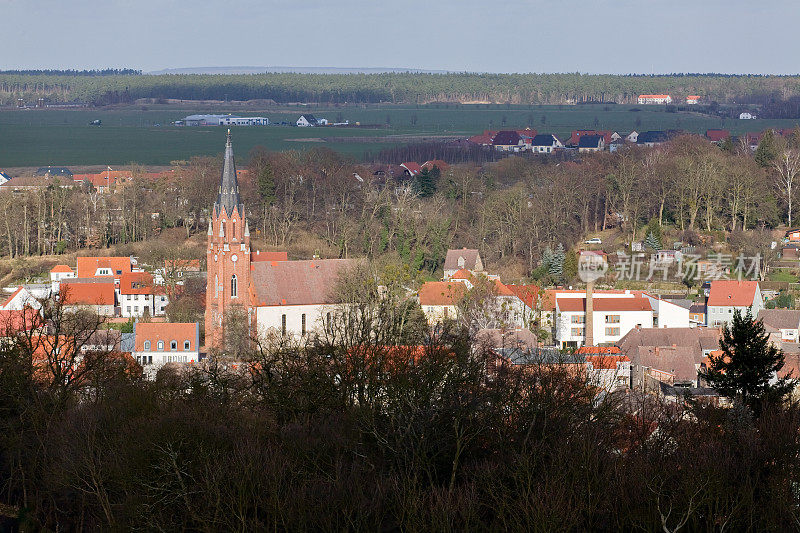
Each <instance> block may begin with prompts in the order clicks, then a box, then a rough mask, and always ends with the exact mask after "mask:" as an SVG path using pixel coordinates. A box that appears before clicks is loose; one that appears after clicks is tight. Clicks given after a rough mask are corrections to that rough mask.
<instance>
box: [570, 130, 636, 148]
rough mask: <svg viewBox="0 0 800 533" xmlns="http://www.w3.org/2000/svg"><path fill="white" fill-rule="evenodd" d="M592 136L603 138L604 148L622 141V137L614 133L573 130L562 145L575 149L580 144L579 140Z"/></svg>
mask: <svg viewBox="0 0 800 533" xmlns="http://www.w3.org/2000/svg"><path fill="white" fill-rule="evenodd" d="M593 135H599V136H601V137H602V138H603V143H605V145H606V146H608V145H609V144H611V143H612V142H614V141H619V140H622V136H621V135H620V134H619V133H617V132H616V131H611V130H573V131H572V135H571V136H570V138H569V140H567V142H565V143H564V144H565V145H567V146H572V147H574V148H577V147H578V145H579V144H580V141H581V138H583V137H589V136H593Z"/></svg>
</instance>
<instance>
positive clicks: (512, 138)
mask: <svg viewBox="0 0 800 533" xmlns="http://www.w3.org/2000/svg"><path fill="white" fill-rule="evenodd" d="M520 140H521V138H520V136H519V133H517V132H516V131H513V130H509V131H498V132H497V135H495V136H494V139H492V144H493V145H494V146H516V145H518V144H519V141H520Z"/></svg>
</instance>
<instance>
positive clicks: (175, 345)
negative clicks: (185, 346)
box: [169, 341, 178, 352]
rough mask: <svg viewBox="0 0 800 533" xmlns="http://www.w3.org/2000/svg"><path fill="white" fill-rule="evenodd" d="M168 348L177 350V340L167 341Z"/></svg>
mask: <svg viewBox="0 0 800 533" xmlns="http://www.w3.org/2000/svg"><path fill="white" fill-rule="evenodd" d="M169 349H170V350H172V351H173V352H177V351H178V341H169Z"/></svg>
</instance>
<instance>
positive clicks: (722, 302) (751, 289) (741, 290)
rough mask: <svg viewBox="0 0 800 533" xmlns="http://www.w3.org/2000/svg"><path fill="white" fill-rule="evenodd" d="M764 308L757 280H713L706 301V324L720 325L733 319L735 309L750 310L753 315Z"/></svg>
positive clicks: (740, 310) (745, 311)
mask: <svg viewBox="0 0 800 533" xmlns="http://www.w3.org/2000/svg"><path fill="white" fill-rule="evenodd" d="M762 309H764V298H763V296H762V295H761V289H760V287H759V284H758V281H752V280H727V279H720V280H713V281H711V287H710V290H709V294H708V301H707V302H706V325H707V326H713V327H720V326H723V325H728V324H730V322H731V321H732V320H733V314H734V312H735V311H739V312H741V313H742V314H745V313H747V311H750V312H751V313H752V314H753V316H754V317H755V316H757V315H758V313H759V312H760V311H761V310H762Z"/></svg>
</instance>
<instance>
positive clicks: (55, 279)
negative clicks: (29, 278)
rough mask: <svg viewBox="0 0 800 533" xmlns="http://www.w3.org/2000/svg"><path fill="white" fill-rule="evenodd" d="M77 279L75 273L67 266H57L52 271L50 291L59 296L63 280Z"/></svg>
mask: <svg viewBox="0 0 800 533" xmlns="http://www.w3.org/2000/svg"><path fill="white" fill-rule="evenodd" d="M75 277H77V274H75V271H74V270H72V269H71V268H70V267H68V266H67V265H56V266H54V267H53V268H52V270H50V290H51V293H52V294H58V289H59V285H60V283H61V280H62V279H70V278H75Z"/></svg>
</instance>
